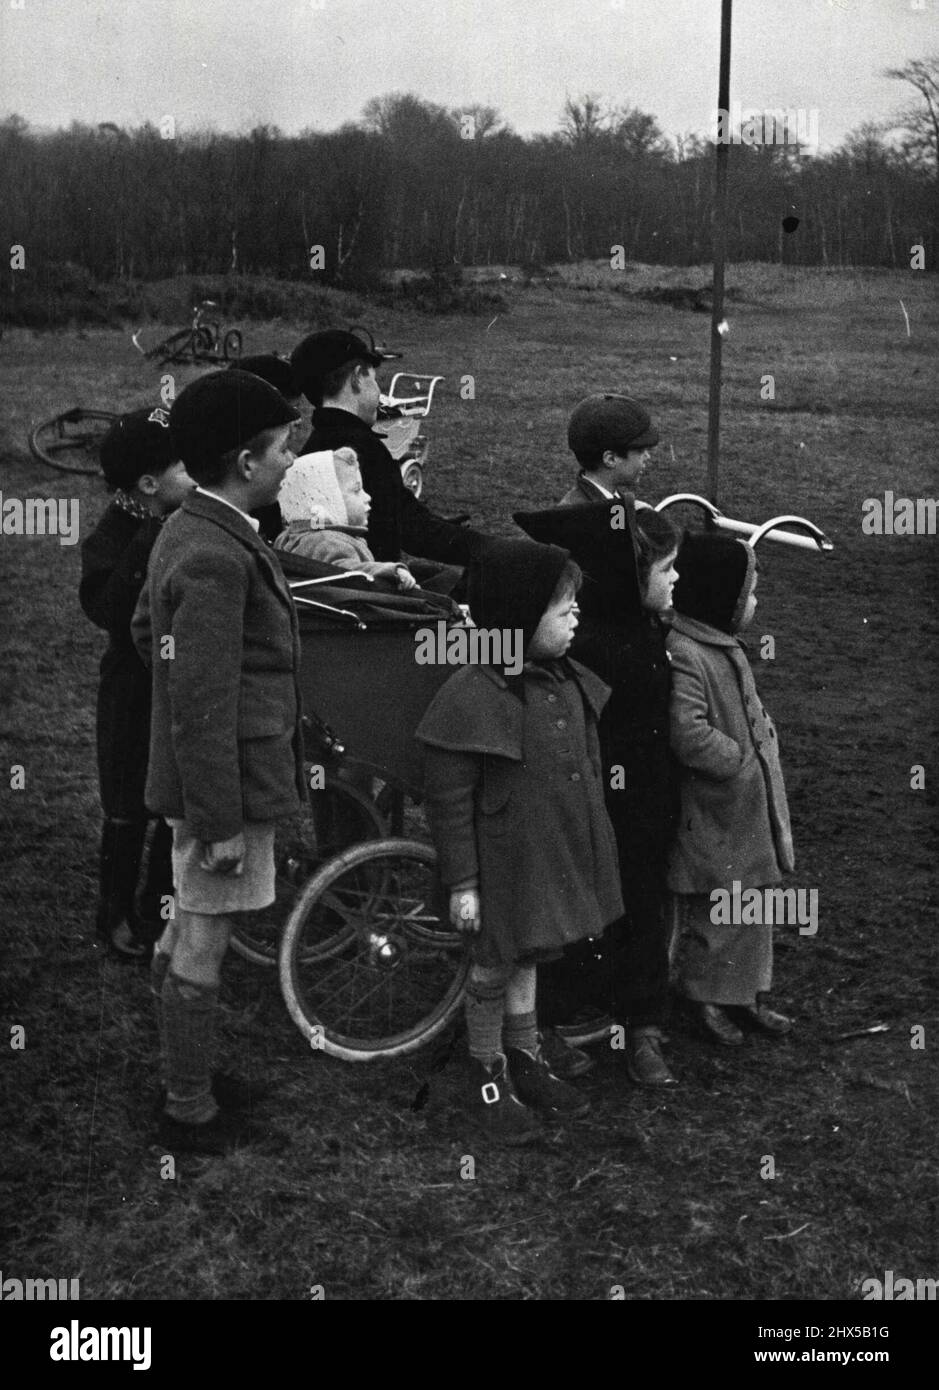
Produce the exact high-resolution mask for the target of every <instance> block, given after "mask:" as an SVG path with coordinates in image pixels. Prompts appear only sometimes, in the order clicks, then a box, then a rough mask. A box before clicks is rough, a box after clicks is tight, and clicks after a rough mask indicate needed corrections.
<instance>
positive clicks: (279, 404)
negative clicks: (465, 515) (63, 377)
mask: <svg viewBox="0 0 939 1390" xmlns="http://www.w3.org/2000/svg"><path fill="white" fill-rule="evenodd" d="M296 418H297V414H296V411H294V410H293V409H292V408H291V407H290V406H288V405H287V403H286V401H285V400H284V399H283V397H282V396H281V395H280V394H279V392H278V391H276V390H275V389H274V387H272V386H271V385H269V384H268V383H267V382H265V381H263V380H261V379H260V378H259V377H256V376H253V375H250V374H249V373H247V372H241V371H237V370H229V371H220V372H213V373H211V374H209V375H208V376H203V377H201V378H199V379H198V380H197V381H194V382H192V383H191V384H190V385H189V386H187V387H186V388H185V390H184V391H182V392H181V394H180V395H179V396H178V397H177V399H176V401H175V402H174V403H173V408H172V410H171V412H170V431H171V435H172V438H173V441H174V444H175V447H176V448H177V450H178V452H179V454H180V456H181V458H182V459H183V461H184V462H185V464H186V467H187V469H188V471H189V473H190V475H191V477H192V478H193V479H194V480H195V482H196V483H197V485H198V486H197V487H196V490H195V491H194V492H193V493H192V494H191V496H189V497H188V498H187V499H186V501H185V502H184V503H183V506H182V507H181V508H180V510H179V512H178V513H177V514H176V515H175V516H174V517H173V518H172V519H171V521H170V522H169V523H168V524H167V526H166V527H165V528H164V530H163V533H162V534H161V536H160V538H159V540H158V542H157V544H156V545H155V546H154V549H153V554H152V556H151V561H150V574H149V581H148V586H147V593H148V608H149V611H148V612H147V611H145V606H144V605H143V604H141V606H140V607H139V608H138V612H137V615H136V616H135V640H136V641H137V642H138V649H141V648H145V647H146V644H147V638H148V635H149V636H150V642H151V646H152V662H153V717H152V724H151V738H150V769H149V775H148V778H147V793H146V794H147V804H148V806H149V807H150V808H151V810H153V811H154V812H156V813H157V814H159V815H161V816H164V817H165V818H166V820H167V821H168V822H169V823H170V825H171V826H172V830H173V871H174V881H175V885H176V920H175V923H174V924H173V926H174V927H175V931H173V930H171V929H170V930H168V931H167V933H166V934H165V936H164V939H163V940H162V941H161V942H160V948H159V951H158V953H157V954H156V955H155V956H154V973H155V977H156V980H155V983H156V982H158V980H159V977H160V975H162V976H163V980H162V985H161V986H160V1001H159V1002H160V1021H161V1042H162V1051H163V1070H164V1081H165V1084H166V1102H165V1109H164V1112H163V1115H162V1117H161V1121H160V1132H159V1141H160V1143H162V1144H164V1145H165V1146H166V1147H167V1149H168V1150H169V1151H172V1150H173V1149H174V1148H178V1149H183V1150H189V1151H192V1152H199V1153H219V1152H222V1151H223V1150H225V1149H227V1148H229V1147H231V1146H233V1145H235V1144H237V1143H240V1142H245V1141H246V1140H249V1139H251V1138H254V1137H256V1136H257V1135H258V1134H260V1133H261V1132H262V1131H260V1130H259V1129H258V1128H257V1127H256V1126H255V1125H254V1124H253V1123H252V1122H251V1121H250V1120H249V1119H248V1118H247V1117H246V1116H245V1115H244V1114H243V1113H239V1110H240V1109H242V1108H243V1107H244V1106H246V1105H248V1104H250V1102H251V1101H252V1100H253V1099H254V1095H253V1094H252V1092H251V1091H250V1090H249V1089H248V1088H247V1087H245V1086H244V1085H243V1083H238V1082H235V1081H234V1079H233V1078H226V1077H224V1076H222V1077H220V1076H218V1075H216V1076H214V1077H213V1073H212V1070H211V1053H212V1047H213V1042H214V1037H215V1030H216V1021H217V1014H218V988H219V971H220V967H221V962H222V957H223V956H224V954H225V950H226V948H227V946H228V940H229V935H230V930H231V915H232V914H233V913H238V912H246V911H256V910H259V909H261V908H264V907H267V906H269V904H270V903H272V902H273V901H274V823H275V822H276V821H277V820H278V819H280V818H281V817H283V816H286V815H290V814H292V813H293V812H295V811H296V810H297V808H298V806H299V804H300V797H301V795H302V792H303V767H302V760H301V743H300V724H299V721H300V694H299V687H298V684H297V669H298V662H299V641H298V636H297V622H296V616H295V612H294V606H293V600H292V599H291V596H290V591H289V589H288V587H287V583H286V581H285V579H284V576H283V573H282V571H281V569H280V565H279V563H278V561H277V557H276V555H274V554H273V552H272V551H271V550H270V549H269V548H268V547H267V546H266V545H265V544H264V542H263V541H262V540H261V539H260V537H259V535H258V529H257V522H256V521H254V520H253V519H252V518H251V516H250V512H251V511H252V510H253V509H254V508H257V507H261V506H264V505H266V504H268V503H270V502H273V500H274V499H275V497H276V496H277V492H278V489H279V488H280V484H281V482H282V480H283V478H284V475H285V473H286V472H287V469H288V468H289V467H290V465H291V463H292V462H293V454H292V453H291V452H290V449H289V447H288V440H289V437H290V432H291V427H292V425H293V423H294V421H295V420H296ZM220 1106H221V1109H220V1108H219V1107H220Z"/></svg>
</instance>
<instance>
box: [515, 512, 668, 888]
mask: <svg viewBox="0 0 939 1390" xmlns="http://www.w3.org/2000/svg"><path fill="white" fill-rule="evenodd" d="M570 497H571V494H568V498H570ZM568 498H566V499H565V501H564V502H562V503H561V504H560V505H559V506H558V507H555V508H553V509H551V510H549V511H544V512H537V513H523V512H518V513H516V515H515V520H516V521H517V522H518V524H519V525H520V526H521V527H522V529H523V530H524V531H527V532H529V534H531V535H533V536H535V537H536V538H537V539H539V540H554V541H556V542H557V543H558V544H559V545H565V546H568V547H569V548H570V550H571V553H572V554H573V556H574V559H575V560H577V562H578V564H580V566H581V568H582V569H583V570H584V573H585V575H586V582H585V584H584V588H583V590H582V593H581V597H580V606H581V609H582V616H581V624H580V628H579V630H578V632H577V634H576V636H575V638H574V642H573V645H572V647H571V652H572V654H573V656H574V657H575V658H576V659H577V660H578V661H581V662H583V664H584V665H585V666H587V667H589V669H590V670H591V671H594V672H596V674H597V675H598V676H599V677H600V679H601V680H603V681H605V682H606V683H607V684H608V685H609V686H610V687H611V695H610V699H609V702H608V704H607V705H606V707H605V709H604V711H603V718H602V719H601V721H600V730H599V732H600V747H601V753H602V758H603V765H604V786H605V790H606V800H607V810H608V812H609V814H610V818H611V820H612V822H613V826H614V829H615V831H616V843H617V845H618V847H619V862H620V875H621V879H622V886H623V895H624V897H625V898H626V900H627V902H628V901H629V900H630V899H631V898H634V897H637V896H639V895H641V894H645V893H649V892H657V891H662V890H663V889H664V887H665V875H666V869H667V862H668V848H669V843H670V839H671V836H672V833H673V830H674V820H675V813H676V809H677V806H676V775H675V768H674V763H673V759H672V756H671V753H670V751H669V694H670V677H669V662H668V657H667V654H666V647H665V627H664V625H663V623H662V622H661V621H660V620H659V619H658V618H657V617H656V616H654V615H653V614H650V613H648V612H646V611H645V610H644V609H643V607H642V602H641V598H640V591H639V579H638V574H637V570H636V560H635V549H634V541H633V528H634V512H633V503H632V500H631V499H630V498H628V497H626V498H618V499H616V500H615V501H614V502H612V503H611V502H610V501H609V500H600V501H593V502H590V501H589V500H588V498H587V497H586V496H581V497H579V498H577V499H574V500H575V501H576V503H577V504H576V505H571V504H570V502H569V500H568ZM614 508H615V509H616V510H612V509H614ZM621 521H622V522H625V524H616V525H614V524H613V523H614V522H617V523H619V522H621Z"/></svg>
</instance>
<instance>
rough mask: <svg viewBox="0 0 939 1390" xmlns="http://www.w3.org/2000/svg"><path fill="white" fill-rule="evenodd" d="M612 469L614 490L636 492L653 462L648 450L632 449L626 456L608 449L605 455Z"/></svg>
mask: <svg viewBox="0 0 939 1390" xmlns="http://www.w3.org/2000/svg"><path fill="white" fill-rule="evenodd" d="M603 458H604V461H605V462H606V463H607V465H608V467H609V468H610V482H611V484H612V486H613V487H614V488H625V489H626V490H627V491H628V492H635V490H636V487H637V486H638V483H639V480H640V479H641V477H642V475H643V474H644V473H645V471H646V469H647V468H648V466H649V464H650V463H651V461H652V455H651V454H650V453H649V450H648V449H630V450H628V451H627V452H626V453H625V454H616V453H614V452H613V450H612V449H608V450H607V452H606V453H605V454H604V455H603Z"/></svg>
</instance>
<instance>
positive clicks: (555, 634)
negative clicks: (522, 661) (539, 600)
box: [525, 593, 580, 661]
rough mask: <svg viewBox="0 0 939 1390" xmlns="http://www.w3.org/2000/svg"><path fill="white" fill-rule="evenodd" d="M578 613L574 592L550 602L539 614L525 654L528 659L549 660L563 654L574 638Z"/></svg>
mask: <svg viewBox="0 0 939 1390" xmlns="http://www.w3.org/2000/svg"><path fill="white" fill-rule="evenodd" d="M579 614H580V609H579V608H578V607H577V595H576V594H573V593H571V594H567V595H565V597H564V598H562V599H559V600H557V601H555V602H554V603H550V604H549V605H548V607H547V608H546V609H545V611H544V612H543V613H542V615H541V622H540V623H539V624H538V626H537V627H536V628H535V633H534V636H533V637H532V639H531V641H530V642H529V644H528V648H527V650H526V652H525V656H526V657H527V658H528V659H529V660H530V661H549V660H551V659H553V658H557V657H559V656H563V655H564V653H565V652H566V651H567V649H568V647H569V646H570V645H571V642H572V641H573V639H574V633H575V632H576V631H577V624H578V621H579Z"/></svg>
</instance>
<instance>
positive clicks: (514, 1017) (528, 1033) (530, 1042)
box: [503, 1013, 538, 1057]
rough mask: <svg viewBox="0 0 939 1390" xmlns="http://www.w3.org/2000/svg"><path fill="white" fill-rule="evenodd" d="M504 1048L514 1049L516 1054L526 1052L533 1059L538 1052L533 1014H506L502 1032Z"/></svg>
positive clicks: (535, 1021) (535, 1020) (536, 1028)
mask: <svg viewBox="0 0 939 1390" xmlns="http://www.w3.org/2000/svg"><path fill="white" fill-rule="evenodd" d="M503 1036H504V1037H505V1045H506V1047H514V1048H515V1049H516V1050H517V1051H518V1052H528V1053H530V1054H531V1056H532V1057H534V1056H535V1055H536V1053H537V1051H538V1019H537V1016H536V1015H535V1014H534V1013H529V1014H506V1016H505V1028H504V1030H503Z"/></svg>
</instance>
